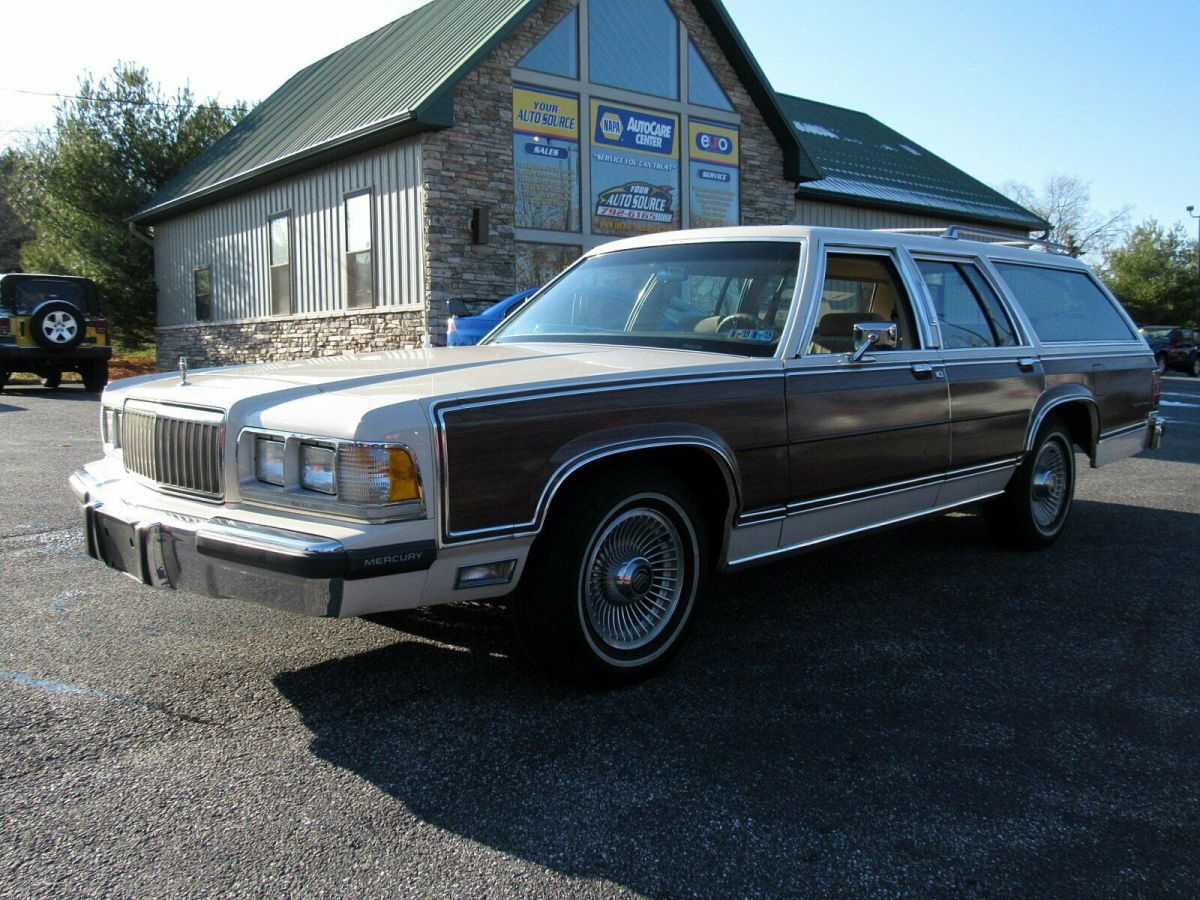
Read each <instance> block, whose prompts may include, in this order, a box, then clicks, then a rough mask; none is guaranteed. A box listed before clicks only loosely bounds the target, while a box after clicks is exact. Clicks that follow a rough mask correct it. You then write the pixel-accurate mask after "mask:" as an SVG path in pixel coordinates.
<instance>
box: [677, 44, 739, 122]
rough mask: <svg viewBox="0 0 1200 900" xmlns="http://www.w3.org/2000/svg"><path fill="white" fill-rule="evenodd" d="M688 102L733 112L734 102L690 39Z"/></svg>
mask: <svg viewBox="0 0 1200 900" xmlns="http://www.w3.org/2000/svg"><path fill="white" fill-rule="evenodd" d="M688 103H695V104H697V105H698V106H711V107H713V108H715V109H727V110H729V111H730V112H733V104H732V103H730V102H729V98H728V97H726V96H725V92H724V91H723V90H721V86H720V85H719V84H717V79H716V78H715V77H714V76H713V73H712V70H711V69H709V68H708V65H707V64H706V63H705V62H704V58H703V57H702V56H701V55H700V51H699V50H697V49H696V45H695V44H693V43H692V42H691V40H690V39H689V40H688Z"/></svg>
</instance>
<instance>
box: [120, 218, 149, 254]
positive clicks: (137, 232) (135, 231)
mask: <svg viewBox="0 0 1200 900" xmlns="http://www.w3.org/2000/svg"><path fill="white" fill-rule="evenodd" d="M125 224H126V225H127V226H128V227H129V233H130V234H132V235H133V236H134V237H135V238H137V239H138V240H139V241H141V242H142V243H143V244H145V245H146V246H147V247H149V248H150V249H151V250H153V249H154V237H153V235H150V234H147V233H146V232H144V231H142V230H141V229H139V228H138V226H137V223H136V222H135V221H133V219H126V220H125Z"/></svg>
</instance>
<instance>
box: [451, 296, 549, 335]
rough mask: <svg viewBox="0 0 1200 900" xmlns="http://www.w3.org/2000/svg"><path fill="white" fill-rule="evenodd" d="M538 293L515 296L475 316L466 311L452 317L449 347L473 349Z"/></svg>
mask: <svg viewBox="0 0 1200 900" xmlns="http://www.w3.org/2000/svg"><path fill="white" fill-rule="evenodd" d="M537 291H538V289H537V288H530V289H529V290H527V291H521V292H519V293H516V294H513V295H512V296H511V297H506V298H504V299H503V300H501V301H500V302H498V303H495V304H493V305H491V306H489V307H488V308H487V309H485V310H484V311H483V312H481V313H479V314H478V315H475V316H473V315H470V314H469V313H467V312H466V311H465V310H464V311H463V312H460V313H459V314H457V315H452V316H450V321H449V323H448V324H447V326H446V344H447V346H450V347H472V346H474V345H475V344H478V343H479V342H480V341H481V340H483V338H484V337H485V336H486V335H487V333H488V332H489V331H491V330H492V329H493V328H495V327H496V326H497V325H499V324H500V323H501V322H503V321H504V320H505V319H506V318H507V317H508V316H509V315H510V314H511V313H512V312H513V311H514V310H515V309H516V308H517V307H518V306H520V305H521V303H522V302H523V301H525V300H528V299H529V298H530V297H532V296H533V295H534V294H536V293H537Z"/></svg>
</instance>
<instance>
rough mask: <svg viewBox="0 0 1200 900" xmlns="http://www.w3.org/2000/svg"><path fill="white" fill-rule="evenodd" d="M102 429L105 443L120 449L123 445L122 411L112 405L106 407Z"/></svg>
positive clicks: (101, 421)
mask: <svg viewBox="0 0 1200 900" xmlns="http://www.w3.org/2000/svg"><path fill="white" fill-rule="evenodd" d="M100 423H101V430H102V431H103V440H104V443H106V444H108V446H110V447H112V448H113V449H114V450H118V449H120V447H121V411H120V410H119V409H114V408H112V407H111V406H106V407H105V408H104V415H103V417H102V418H101V420H100Z"/></svg>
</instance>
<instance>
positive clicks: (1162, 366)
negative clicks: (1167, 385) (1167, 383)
mask: <svg viewBox="0 0 1200 900" xmlns="http://www.w3.org/2000/svg"><path fill="white" fill-rule="evenodd" d="M1154 367H1155V370H1156V371H1157V372H1158V374H1159V375H1165V374H1166V372H1167V354H1165V353H1160V354H1158V355H1157V356H1156V357H1154Z"/></svg>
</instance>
